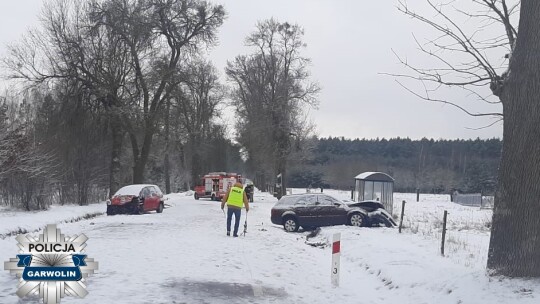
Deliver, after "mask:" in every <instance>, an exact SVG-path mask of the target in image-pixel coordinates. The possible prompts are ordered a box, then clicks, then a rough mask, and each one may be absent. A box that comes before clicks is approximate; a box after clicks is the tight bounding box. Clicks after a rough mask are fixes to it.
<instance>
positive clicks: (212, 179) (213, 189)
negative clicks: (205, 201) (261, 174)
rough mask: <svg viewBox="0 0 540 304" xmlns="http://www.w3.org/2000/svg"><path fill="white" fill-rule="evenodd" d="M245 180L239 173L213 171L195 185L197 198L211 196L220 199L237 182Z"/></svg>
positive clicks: (216, 199) (212, 198) (213, 198)
mask: <svg viewBox="0 0 540 304" xmlns="http://www.w3.org/2000/svg"><path fill="white" fill-rule="evenodd" d="M237 181H238V182H241V183H242V182H243V179H242V176H241V175H240V174H237V173H227V172H211V173H208V174H206V175H205V176H203V178H202V180H201V183H200V184H199V185H197V186H195V195H194V196H195V199H196V200H198V199H199V198H210V199H211V200H213V201H214V200H215V201H220V200H221V199H222V198H223V196H225V194H226V193H227V191H229V189H230V187H232V185H234V183H236V182H237Z"/></svg>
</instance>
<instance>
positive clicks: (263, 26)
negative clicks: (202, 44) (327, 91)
mask: <svg viewBox="0 0 540 304" xmlns="http://www.w3.org/2000/svg"><path fill="white" fill-rule="evenodd" d="M303 34H304V32H303V29H302V28H301V27H300V26H298V25H291V24H289V23H287V22H284V23H280V22H277V21H276V20H273V19H270V20H266V21H263V22H260V23H258V25H257V29H256V31H255V32H253V33H252V34H251V35H249V36H248V37H247V38H246V44H247V45H248V46H251V47H252V48H253V49H254V53H253V54H252V55H250V56H238V57H236V59H235V60H234V61H233V62H228V65H227V69H226V72H227V76H228V77H229V79H230V81H231V82H232V83H233V84H234V87H235V88H234V93H233V94H234V95H233V96H234V100H235V101H236V106H237V113H238V115H239V119H240V121H239V127H240V128H242V129H241V130H239V131H240V133H242V132H244V133H245V132H247V133H251V135H248V134H244V135H243V136H241V137H240V138H244V139H245V140H246V141H244V144H245V143H248V146H246V149H247V150H248V154H249V155H250V157H256V156H255V154H257V153H263V155H264V154H265V153H264V152H263V151H264V148H263V149H253V148H254V147H255V146H253V145H252V146H249V143H256V142H257V140H253V139H254V138H256V137H258V140H259V141H260V138H261V137H263V138H264V137H266V136H265V135H267V137H266V138H267V141H268V143H266V144H265V145H269V146H270V147H269V149H267V150H268V151H270V153H271V155H269V157H271V159H272V161H271V164H272V166H273V168H272V169H273V173H274V175H277V174H281V176H282V185H283V187H282V189H281V191H280V193H279V196H280V197H281V195H283V193H284V191H285V190H284V189H285V187H286V180H287V156H288V154H289V152H290V147H291V136H292V137H293V138H292V139H293V140H294V139H295V138H294V137H295V136H298V135H299V133H298V132H296V131H298V130H299V128H298V126H299V125H298V124H297V122H298V121H300V120H301V119H298V118H299V117H301V113H302V111H303V107H302V105H310V106H315V105H316V104H317V100H316V96H317V93H318V92H319V86H318V85H317V84H316V83H314V82H311V81H309V76H310V74H309V70H308V66H309V63H310V61H309V59H307V58H305V57H303V56H302V55H301V51H302V49H303V48H304V47H305V44H304V42H303V41H302V37H303ZM257 126H259V127H257ZM263 126H264V127H263ZM263 128H265V130H262V129H263ZM257 130H258V131H261V133H255V132H253V131H257ZM256 145H259V144H256Z"/></svg>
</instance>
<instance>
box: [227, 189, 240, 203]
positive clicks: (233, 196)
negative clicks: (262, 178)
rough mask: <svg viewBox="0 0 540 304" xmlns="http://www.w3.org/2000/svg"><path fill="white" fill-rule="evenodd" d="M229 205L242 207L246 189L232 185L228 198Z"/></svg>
mask: <svg viewBox="0 0 540 304" xmlns="http://www.w3.org/2000/svg"><path fill="white" fill-rule="evenodd" d="M227 205H228V206H234V207H238V208H242V207H243V206H244V189H242V188H238V187H232V188H231V191H230V192H229V197H228V198H227Z"/></svg>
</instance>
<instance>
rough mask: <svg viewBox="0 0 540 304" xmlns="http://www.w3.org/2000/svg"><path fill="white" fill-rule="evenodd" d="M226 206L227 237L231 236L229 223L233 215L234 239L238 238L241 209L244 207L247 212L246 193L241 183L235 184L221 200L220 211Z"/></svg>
mask: <svg viewBox="0 0 540 304" xmlns="http://www.w3.org/2000/svg"><path fill="white" fill-rule="evenodd" d="M225 203H226V204H227V235H231V221H232V216H233V214H234V233H233V236H234V237H238V226H239V225H240V216H241V214H242V212H241V211H242V207H243V206H244V205H245V206H246V212H248V211H249V201H248V199H247V196H246V192H245V191H244V188H243V187H242V184H241V183H235V184H234V186H232V187H231V189H230V190H229V192H228V193H227V194H225V196H224V197H223V199H222V200H221V210H223V209H224V208H225Z"/></svg>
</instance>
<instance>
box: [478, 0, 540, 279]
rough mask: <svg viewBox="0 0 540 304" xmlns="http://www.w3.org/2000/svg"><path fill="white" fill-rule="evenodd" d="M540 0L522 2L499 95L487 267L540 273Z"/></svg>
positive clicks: (516, 273)
mask: <svg viewBox="0 0 540 304" xmlns="http://www.w3.org/2000/svg"><path fill="white" fill-rule="evenodd" d="M538 17H540V2H539V1H537V0H523V1H521V15H520V22H519V33H518V38H517V42H516V46H515V49H514V52H513V54H512V57H511V60H510V69H509V72H508V78H507V80H506V82H505V84H504V87H503V91H502V93H501V95H500V97H501V101H502V102H503V111H504V112H503V113H504V131H503V132H504V134H503V135H504V136H503V151H502V158H501V164H500V166H499V184H498V189H497V192H496V193H495V206H494V210H493V225H492V230H491V240H490V246H489V256H488V268H490V269H491V270H493V272H494V273H495V274H501V275H507V276H513V277H514V276H518V277H538V276H540V258H539V257H540V237H539V235H538V232H539V231H540V23H539V22H538Z"/></svg>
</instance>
